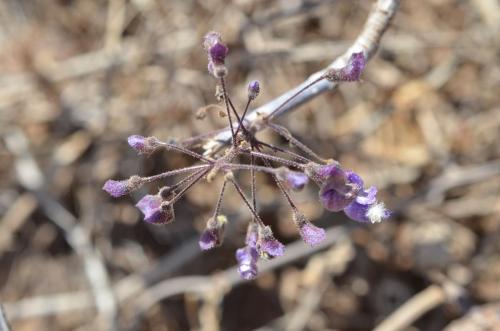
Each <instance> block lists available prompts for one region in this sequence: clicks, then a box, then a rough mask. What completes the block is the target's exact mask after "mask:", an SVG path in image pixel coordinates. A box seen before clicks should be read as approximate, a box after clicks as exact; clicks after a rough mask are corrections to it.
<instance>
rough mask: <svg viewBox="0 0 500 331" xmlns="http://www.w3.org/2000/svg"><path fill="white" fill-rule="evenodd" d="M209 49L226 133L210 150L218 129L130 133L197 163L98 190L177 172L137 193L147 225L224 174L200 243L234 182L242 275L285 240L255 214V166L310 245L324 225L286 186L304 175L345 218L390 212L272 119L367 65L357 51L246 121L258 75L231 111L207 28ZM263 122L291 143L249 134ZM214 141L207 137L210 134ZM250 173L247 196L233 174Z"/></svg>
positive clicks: (209, 244) (164, 220)
mask: <svg viewBox="0 0 500 331" xmlns="http://www.w3.org/2000/svg"><path fill="white" fill-rule="evenodd" d="M203 47H204V49H205V51H206V53H207V55H208V71H209V73H210V74H211V75H212V76H213V77H214V78H215V79H216V80H217V91H218V95H219V96H220V99H221V102H223V104H224V112H225V113H224V116H225V117H226V118H227V121H228V125H229V130H230V131H231V139H230V141H228V142H227V144H225V145H222V147H221V148H218V149H216V150H213V149H209V148H205V151H209V152H205V153H199V152H198V151H197V150H199V149H198V147H199V146H205V147H207V145H209V144H210V142H211V141H212V139H213V137H214V136H216V134H217V133H219V132H220V131H214V132H208V133H205V134H202V135H199V136H196V137H191V138H188V139H185V140H183V141H181V142H178V143H172V142H164V141H161V140H159V139H158V138H156V137H143V136H139V135H133V136H130V137H129V138H128V143H129V145H130V146H131V147H132V148H133V149H135V150H136V151H137V152H138V153H139V154H144V155H150V154H151V153H153V152H155V151H157V150H161V149H163V150H167V151H176V152H180V153H184V154H186V155H188V156H191V157H193V158H194V159H196V160H197V164H195V165H192V166H189V167H186V168H180V169H175V170H170V171H167V172H164V173H161V174H158V175H154V176H150V177H140V176H132V177H130V178H129V179H126V180H120V181H116V180H108V181H107V182H106V183H105V184H104V187H103V189H104V190H105V191H106V192H108V193H109V194H110V195H111V196H113V197H119V196H123V195H126V194H129V193H130V192H132V191H134V190H136V189H138V188H140V187H141V186H142V185H144V184H146V183H150V182H153V181H158V180H160V179H164V178H167V177H171V176H178V175H182V176H183V177H182V178H181V179H180V180H179V181H177V182H176V183H175V184H173V185H170V186H163V187H161V188H160V189H159V191H158V192H157V193H156V194H154V195H146V196H144V197H143V198H142V199H141V200H140V201H139V202H138V203H137V204H136V207H137V208H139V209H140V210H141V212H142V213H143V214H144V221H146V222H149V223H153V224H168V223H170V222H172V221H173V220H174V218H175V214H174V204H175V203H176V202H177V201H179V199H181V198H182V197H183V195H184V194H185V193H186V192H187V191H188V190H189V189H190V188H191V187H193V186H194V185H195V184H196V183H198V182H199V181H200V180H207V181H209V182H210V181H212V180H213V179H214V178H215V177H216V176H218V175H221V176H223V178H224V180H223V183H222V186H221V188H220V193H219V195H218V199H217V203H216V206H215V208H214V212H213V215H212V217H210V218H209V219H208V220H207V224H206V228H205V230H204V231H203V233H202V234H201V236H200V240H199V245H200V248H201V249H203V250H208V249H212V248H214V247H217V246H219V245H221V243H222V240H223V236H224V229H225V226H226V223H227V217H226V216H225V215H223V214H222V213H221V203H222V200H223V198H224V194H225V193H226V190H227V188H228V186H233V187H234V189H235V191H236V193H237V194H238V195H239V196H240V198H241V200H242V202H243V204H244V205H245V206H246V207H247V208H248V209H249V211H250V213H251V216H252V217H251V221H250V222H249V224H248V228H247V234H246V239H245V246H244V247H242V248H240V249H238V250H237V251H236V259H237V261H238V265H239V268H238V270H239V273H240V275H241V277H243V278H245V279H253V278H255V277H256V276H257V261H258V260H259V259H269V258H273V257H277V256H280V255H283V254H284V251H285V246H284V245H283V244H282V243H281V242H280V241H278V240H277V239H276V238H275V237H274V235H273V231H272V229H271V228H270V227H269V226H268V225H266V224H265V223H264V222H263V220H262V219H261V217H260V216H259V212H258V208H257V197H256V180H255V176H256V173H257V172H262V173H267V174H269V175H270V176H271V177H272V178H273V179H274V182H275V183H276V186H277V187H278V189H279V191H280V192H281V194H282V195H283V196H284V198H285V200H286V202H287V204H288V205H289V207H290V209H291V212H292V219H293V222H294V223H295V225H296V226H297V228H298V231H299V233H300V235H301V237H302V238H303V240H304V241H305V242H306V243H307V244H309V245H311V246H313V245H317V244H318V243H320V242H321V241H322V240H323V239H324V238H325V231H324V230H323V229H322V228H319V227H317V226H315V225H313V224H312V223H311V222H310V221H309V220H308V219H307V218H306V217H305V216H304V215H303V214H302V213H301V212H300V211H299V210H298V208H297V206H296V204H295V203H294V201H293V200H292V197H291V195H290V193H291V191H298V190H301V189H303V188H304V187H305V186H306V185H307V184H308V182H309V181H312V182H314V183H315V184H317V185H318V187H319V199H320V201H321V203H322V205H323V206H324V208H325V209H327V210H329V211H334V212H339V211H344V213H345V214H346V215H347V216H348V217H349V218H350V219H352V220H354V221H357V222H363V223H377V222H380V221H382V220H384V219H386V218H388V217H389V215H390V212H389V211H388V210H387V209H386V208H385V206H384V204H383V203H382V202H379V201H378V200H377V197H376V195H377V189H376V188H375V187H373V186H372V187H370V188H365V186H364V183H363V180H362V179H361V177H360V176H358V175H357V174H356V173H355V172H353V171H350V170H345V169H343V168H342V167H341V165H340V164H339V163H338V162H336V161H334V160H332V159H324V158H322V157H320V156H319V155H317V154H316V153H315V152H314V151H313V150H312V149H311V148H309V147H308V146H306V145H305V144H303V143H302V142H301V141H299V140H298V139H297V138H295V137H294V136H293V135H292V134H291V133H290V132H289V131H288V130H287V129H286V128H285V127H283V126H280V125H278V124H276V123H275V122H273V118H274V117H275V115H276V114H277V112H278V111H279V110H280V109H281V108H282V107H284V106H285V105H286V104H287V103H288V102H290V100H292V99H293V98H295V97H297V96H298V95H299V94H300V93H302V92H304V91H305V90H306V89H308V88H310V87H311V86H313V85H314V84H316V83H318V82H320V81H322V80H328V81H331V82H351V81H358V80H359V79H360V75H361V73H362V72H363V69H364V67H365V64H366V59H365V56H364V54H363V53H362V52H359V53H353V54H352V55H351V57H350V59H349V61H348V63H347V65H346V66H344V67H343V68H340V69H328V70H327V71H325V73H324V74H323V75H321V76H320V77H319V78H317V79H316V80H314V81H312V82H311V83H310V84H308V85H307V86H306V87H304V88H303V89H302V90H300V91H299V92H297V93H296V94H295V95H293V96H292V97H291V98H289V99H287V100H285V101H284V102H283V103H282V104H281V105H279V106H278V107H276V109H274V110H273V111H272V112H270V113H269V114H267V115H265V116H260V117H258V118H257V119H256V120H253V121H248V120H247V118H246V115H247V114H248V111H249V109H250V107H251V104H252V101H253V100H254V99H255V98H257V96H258V95H259V91H260V84H259V82H258V81H251V82H250V83H249V84H248V98H247V102H246V104H245V107H244V108H243V110H242V111H238V110H237V109H236V107H235V106H234V104H233V102H232V101H231V98H230V96H229V94H228V88H227V85H226V80H225V77H226V75H227V72H228V69H227V67H226V65H225V59H226V56H227V54H228V52H229V49H228V47H227V46H226V45H225V44H224V43H223V42H222V39H221V36H220V34H219V33H217V32H210V33H208V34H207V35H206V36H205V38H204V40H203ZM262 128H268V129H270V130H272V131H274V132H275V133H276V134H278V135H280V136H282V137H284V138H285V139H286V140H287V141H288V142H289V143H290V144H291V145H292V146H293V147H294V149H293V150H292V149H289V148H284V147H281V146H275V145H272V144H270V143H266V142H264V141H261V140H259V139H258V138H257V137H256V135H255V133H256V132H257V131H258V129H262ZM212 142H213V141H212ZM238 171H249V172H250V178H251V179H250V185H249V186H250V196H247V194H246V193H245V191H244V189H243V186H241V185H240V184H239V183H238V181H237V178H236V176H235V172H238Z"/></svg>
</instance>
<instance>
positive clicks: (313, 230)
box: [294, 212, 326, 246]
mask: <svg viewBox="0 0 500 331" xmlns="http://www.w3.org/2000/svg"><path fill="white" fill-rule="evenodd" d="M294 222H295V224H296V225H297V227H298V228H299V233H300V236H301V237H302V239H303V240H304V241H305V242H306V243H307V244H308V245H310V246H316V245H318V244H319V243H320V242H322V241H323V240H324V239H325V236H326V234H325V230H323V229H322V228H319V227H317V226H315V225H313V224H312V223H311V222H309V221H308V220H307V219H306V218H305V216H304V215H302V214H300V213H299V212H295V213H294Z"/></svg>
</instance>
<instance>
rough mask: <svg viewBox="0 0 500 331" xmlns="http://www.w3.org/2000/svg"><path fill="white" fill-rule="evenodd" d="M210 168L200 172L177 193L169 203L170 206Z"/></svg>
mask: <svg viewBox="0 0 500 331" xmlns="http://www.w3.org/2000/svg"><path fill="white" fill-rule="evenodd" d="M211 168H212V167H210V168H208V169H206V170H204V171H202V172H201V173H200V174H199V175H198V176H196V177H195V178H194V179H193V180H192V181H191V182H189V183H188V184H187V185H186V186H185V187H184V188H183V189H182V190H181V191H179V193H177V194H176V195H175V197H174V198H173V199H172V200H170V201H169V203H170V204H172V205H173V204H174V203H176V202H177V201H179V199H180V198H182V196H183V195H184V194H185V193H186V192H187V191H188V190H189V189H190V188H191V187H193V185H194V184H196V183H197V182H198V181H199V180H200V179H201V178H202V177H203V176H205V175H206V174H207V173H208V172H209V171H210V169H211Z"/></svg>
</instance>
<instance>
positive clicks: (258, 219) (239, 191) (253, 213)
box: [229, 178, 264, 226]
mask: <svg viewBox="0 0 500 331" xmlns="http://www.w3.org/2000/svg"><path fill="white" fill-rule="evenodd" d="M229 180H230V181H231V183H232V184H233V185H234V188H235V189H236V191H237V192H238V194H239V195H240V197H241V199H242V200H243V202H244V203H245V205H246V206H247V207H248V209H250V212H251V213H252V215H253V217H254V218H255V219H256V220H257V222H258V223H259V224H260V225H262V226H264V222H262V219H261V218H260V216H259V215H258V214H257V212H256V211H255V209H253V208H252V205H251V204H250V202H249V201H248V199H247V197H246V196H245V194H244V193H243V190H242V189H241V187H240V185H238V183H237V182H236V181H235V180H234V179H232V178H231V179H229Z"/></svg>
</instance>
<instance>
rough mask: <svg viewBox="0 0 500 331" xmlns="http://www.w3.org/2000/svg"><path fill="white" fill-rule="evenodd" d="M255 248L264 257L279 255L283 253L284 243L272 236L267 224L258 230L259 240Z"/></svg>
mask: <svg viewBox="0 0 500 331" xmlns="http://www.w3.org/2000/svg"><path fill="white" fill-rule="evenodd" d="M257 250H258V252H259V254H260V256H261V257H262V258H264V259H268V258H272V257H276V256H281V255H283V254H284V253H285V245H283V244H282V243H281V242H279V241H278V240H277V239H276V238H274V236H273V231H272V230H271V228H270V227H269V226H265V227H263V228H261V229H260V231H259V241H258V243H257Z"/></svg>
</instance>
